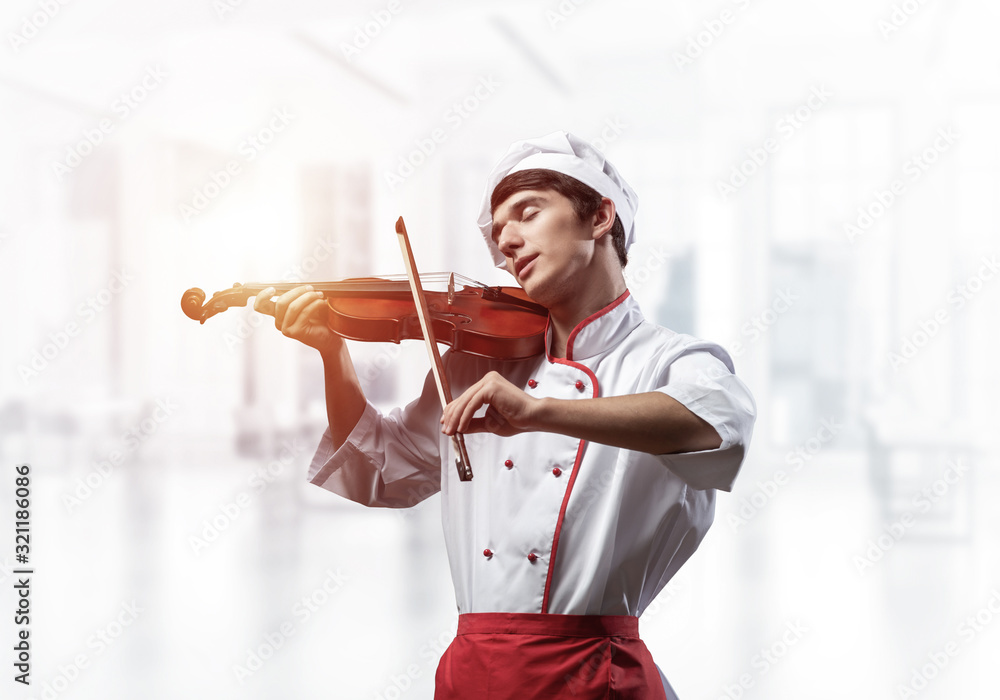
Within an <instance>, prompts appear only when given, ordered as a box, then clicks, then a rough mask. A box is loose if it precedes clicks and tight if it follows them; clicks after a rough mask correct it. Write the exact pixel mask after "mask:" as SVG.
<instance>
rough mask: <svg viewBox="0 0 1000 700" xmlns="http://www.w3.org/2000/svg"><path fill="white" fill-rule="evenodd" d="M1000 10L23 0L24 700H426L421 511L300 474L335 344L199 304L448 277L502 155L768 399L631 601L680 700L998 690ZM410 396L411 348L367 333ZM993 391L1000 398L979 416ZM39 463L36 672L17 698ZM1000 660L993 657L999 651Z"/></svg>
mask: <svg viewBox="0 0 1000 700" xmlns="http://www.w3.org/2000/svg"><path fill="white" fill-rule="evenodd" d="M998 19H1000V10H998V9H997V7H996V5H995V4H993V3H989V2H986V0H966V1H965V2H953V3H946V2H930V1H923V0H894V1H892V2H889V1H887V0H877V1H876V2H860V1H859V0H848V1H847V2H842V3H837V4H836V5H834V4H830V3H802V2H791V1H790V0H759V1H758V0H724V1H722V2H719V1H717V0H713V1H711V2H707V3H706V2H702V3H695V2H675V3H653V2H649V1H648V0H643V1H639V0H636V1H631V2H628V1H626V2H620V3H614V4H612V3H609V2H601V1H599V0H593V1H590V0H587V1H584V0H561V1H559V0H551V1H549V2H540V3H527V2H511V3H502V4H501V3H486V2H466V3H458V2H435V1H433V0H413V1H412V2H411V1H409V0H390V1H385V0H365V1H364V2H354V3H330V2H308V1H305V0H301V1H300V0H292V1H290V2H283V3H277V2H264V0H214V1H213V0H199V1H198V2H193V1H191V0H181V1H179V2H172V3H154V2H148V1H147V2H130V3H126V2H112V1H108V0H91V1H90V2H65V3H63V2H61V0H14V1H12V2H7V3H5V5H4V9H3V11H2V12H0V27H2V29H3V36H4V39H3V46H2V47H0V119H2V127H3V128H2V129H0V162H2V164H3V166H2V168H0V276H2V279H3V284H4V287H5V294H4V296H5V297H6V299H7V303H6V304H5V305H4V316H5V321H4V324H3V331H2V332H0V338H2V342H0V368H2V372H0V463H2V465H3V469H2V473H3V476H2V477H0V517H2V518H3V521H2V522H3V531H4V532H5V533H7V534H5V535H4V537H3V539H4V541H3V543H2V546H0V561H2V562H3V566H2V569H0V608H2V609H3V610H5V611H8V612H6V613H4V614H3V616H2V618H3V623H2V625H0V642H2V645H3V647H4V648H5V649H8V651H6V652H5V653H4V654H3V667H4V668H5V669H6V671H5V675H4V678H3V679H2V680H0V684H2V687H3V691H2V695H3V696H4V697H10V698H43V697H44V698H48V699H51V698H59V699H60V700H61V699H63V698H65V699H67V700H70V699H72V698H150V699H153V698H176V697H195V698H216V697H218V698H248V699H255V698H275V697H296V698H346V699H348V700H354V699H358V700H375V699H379V700H392V699H394V698H401V697H407V698H429V697H431V695H432V689H433V675H434V669H435V667H436V664H437V660H438V658H439V657H440V654H441V652H442V651H443V650H444V648H445V647H446V646H447V644H448V643H449V642H450V640H451V638H452V636H453V634H454V629H455V623H456V620H457V613H456V610H455V599H454V594H453V591H452V587H451V581H450V576H449V572H448V565H447V558H446V555H445V551H444V545H443V538H442V535H441V526H440V499H439V496H434V497H432V498H430V499H428V500H427V501H425V502H423V503H422V504H420V505H419V506H417V507H415V508H413V509H410V510H405V511H389V510H376V509H371V510H369V509H365V508H362V507H360V506H358V505H356V504H354V503H350V502H347V501H345V500H343V499H341V498H339V497H337V496H335V495H334V494H331V493H328V492H326V491H324V490H322V489H319V488H317V487H315V486H312V485H310V484H308V483H307V482H306V480H305V474H306V468H307V466H308V463H309V460H310V458H311V456H312V453H313V451H314V450H315V447H316V445H317V443H318V441H319V437H320V435H321V432H322V430H323V427H324V424H325V420H326V418H325V408H324V403H323V384H322V368H321V364H320V362H319V357H318V354H317V353H315V352H314V351H312V350H310V349H308V348H306V347H304V346H301V345H299V344H297V343H295V342H294V341H291V340H288V339H287V338H284V337H283V336H281V334H280V333H278V332H277V331H276V330H275V329H274V328H273V325H271V324H270V323H268V320H267V319H266V318H263V317H261V316H259V315H257V314H255V313H254V312H253V311H252V310H250V309H244V308H237V309H233V310H231V311H229V312H227V313H225V314H221V315H219V316H216V317H214V318H212V319H210V320H209V321H208V322H207V323H205V325H204V326H200V325H198V324H197V323H196V322H194V321H192V320H190V319H188V318H186V317H185V316H184V315H183V314H182V313H181V310H180V304H179V301H180V298H181V295H182V293H183V292H184V291H185V290H186V289H188V288H190V287H195V286H197V287H201V288H202V289H204V290H205V291H206V292H208V293H209V294H211V293H213V292H216V291H219V290H223V289H226V288H228V287H230V286H231V285H232V284H233V283H234V282H242V283H246V282H255V281H275V280H290V281H291V280H302V281H319V280H335V279H341V278H344V277H350V276H363V275H372V274H390V273H399V272H403V271H404V268H403V266H402V263H401V259H400V256H399V252H398V247H397V244H396V240H395V236H394V235H393V224H394V222H395V220H396V217H398V216H400V215H402V216H404V217H405V219H406V222H407V226H408V229H409V231H410V236H411V239H412V241H413V245H414V248H415V255H416V258H417V262H418V264H419V266H420V268H421V270H422V271H425V272H430V271H437V270H442V271H444V270H454V271H458V272H461V273H463V274H465V275H467V276H469V277H471V278H473V279H478V280H480V281H482V282H486V283H490V284H497V283H503V284H510V283H512V281H511V279H510V278H509V277H508V276H507V275H506V273H503V272H500V271H498V270H495V269H493V268H492V267H491V265H490V259H489V256H488V254H487V251H486V247H485V245H484V244H483V243H482V241H481V238H480V236H479V233H478V230H477V228H476V226H475V218H476V214H477V210H478V207H479V202H480V198H481V196H482V188H483V186H484V183H485V178H486V175H487V174H488V172H489V170H490V168H491V166H492V165H493V163H494V162H496V160H498V159H499V158H500V156H501V155H502V154H503V153H504V151H505V150H506V148H507V146H508V144H509V143H510V142H511V141H513V140H516V139H520V138H525V137H530V136H538V135H541V134H545V133H548V132H550V131H553V130H556V129H566V130H570V131H573V132H575V133H576V134H578V135H580V136H582V137H583V138H586V139H588V140H591V141H592V142H593V143H594V144H595V145H597V146H598V147H599V148H601V149H602V150H603V151H604V152H605V153H606V154H607V155H608V157H609V159H611V160H612V162H614V163H615V164H616V166H617V167H618V168H619V170H620V171H621V172H622V173H623V174H624V175H625V177H626V178H627V179H628V180H629V182H630V183H631V184H632V186H633V187H634V188H635V189H636V190H637V192H638V193H639V202H640V206H639V211H638V216H637V232H638V240H637V243H636V245H635V246H634V247H633V249H632V251H631V256H630V257H631V261H630V264H629V266H628V268H627V269H626V273H627V278H628V281H629V287H630V289H631V291H632V293H633V295H634V296H635V297H636V298H637V299H638V300H639V302H640V305H641V306H642V308H643V310H644V312H645V314H646V315H647V316H648V317H649V318H651V319H653V320H655V321H656V322H658V323H660V324H661V325H664V326H667V327H669V328H672V329H674V330H677V331H680V332H686V333H692V334H694V335H697V336H700V337H703V338H707V339H710V340H713V341H716V342H718V343H720V344H722V345H723V346H725V347H726V348H727V349H729V351H730V353H731V354H732V356H733V358H734V362H735V365H736V371H737V374H738V375H739V376H741V377H742V378H743V380H744V381H745V382H746V383H747V384H748V386H749V387H750V388H751V390H752V392H753V393H754V396H755V398H756V401H757V407H758V419H757V424H756V428H755V433H754V437H753V442H752V445H751V449H750V451H749V454H748V457H747V460H746V462H745V464H744V467H743V471H742V473H741V475H740V478H739V479H738V480H737V484H736V487H735V489H734V491H733V492H732V493H731V494H725V493H723V494H720V495H719V499H718V508H717V513H716V523H715V526H714V527H713V529H712V531H711V532H710V533H709V535H708V536H707V538H706V539H705V541H704V543H703V544H702V546H701V548H700V550H699V551H698V552H697V553H696V554H695V556H694V557H693V558H692V559H691V561H690V562H688V563H687V564H686V566H685V567H684V568H683V569H682V570H681V572H680V574H679V575H678V576H677V577H676V578H675V579H674V580H673V581H672V582H671V583H670V584H669V585H668V587H667V589H665V591H664V592H663V593H662V594H661V595H660V596H659V598H658V599H657V600H656V601H655V602H654V604H653V606H652V607H651V608H650V609H649V610H648V611H647V612H646V614H645V615H644V616H643V617H642V620H641V629H642V635H643V637H644V639H645V640H646V643H647V645H648V646H649V648H650V650H651V651H652V653H653V656H654V658H655V660H656V661H657V662H658V664H659V665H660V667H661V668H662V669H663V671H664V673H665V674H666V675H667V677H668V678H669V679H670V680H671V682H672V684H673V686H674V687H675V689H676V690H677V692H678V694H679V696H680V697H681V699H682V700H696V699H698V698H704V699H711V700H715V699H716V698H720V699H721V698H728V699H729V700H738V699H739V698H749V699H752V698H803V697H807V698H813V699H816V700H823V699H827V698H830V699H832V698H841V697H845V696H849V697H857V698H890V697H892V698H907V697H920V698H926V699H928V700H929V699H932V698H959V697H960V698H970V699H973V698H993V697H996V690H995V689H993V690H991V688H992V687H994V685H995V683H996V679H995V674H996V671H995V665H992V664H988V663H987V661H993V662H995V660H996V658H997V654H998V651H1000V621H997V618H998V617H1000V563H998V557H997V554H996V552H997V547H998V545H1000V535H998V532H1000V515H998V512H997V509H996V508H995V507H994V501H993V499H994V498H996V497H997V495H998V494H1000V484H998V480H1000V479H998V476H1000V475H998V469H997V458H998V454H997V446H996V444H995V440H994V439H993V437H994V435H995V434H996V433H995V431H996V427H997V419H998V409H997V401H996V400H995V397H994V394H993V393H992V392H993V391H996V390H997V388H998V387H1000V382H998V379H1000V377H998V370H997V366H996V362H995V360H990V359H989V358H991V357H994V358H995V357H996V354H997V351H998V346H997V339H998V337H997V336H998V334H997V318H998V310H1000V304H998V299H1000V297H998V289H1000V279H998V277H1000V264H998V259H997V254H998V252H1000V240H998V224H1000V204H998V201H1000V198H998V195H1000V161H998V156H1000V136H998V133H997V128H996V125H997V123H998V122H1000V70H998V68H1000V48H998V45H997V43H996V41H995V36H996V29H997V20H998ZM351 347H352V352H353V355H354V357H355V359H356V362H357V366H358V370H359V374H360V375H361V377H362V381H363V382H364V385H365V388H366V391H367V392H368V394H369V396H370V397H371V398H372V400H373V401H374V402H375V403H376V404H377V405H378V406H380V407H382V408H385V409H388V408H391V407H393V406H396V405H401V404H403V403H405V402H407V401H409V400H410V399H411V398H412V397H414V396H415V395H416V392H417V390H418V388H419V386H420V385H421V383H422V381H423V376H424V374H425V372H426V370H427V360H426V354H425V351H424V348H423V347H422V345H420V344H419V343H413V344H409V343H407V344H403V345H400V346H394V345H384V346H376V345H362V344H357V343H355V344H352V346H351ZM991 397H994V398H991ZM21 463H27V464H30V465H31V490H32V508H31V521H32V525H31V527H32V549H31V562H30V564H31V566H32V567H33V568H34V569H35V574H34V577H33V583H32V598H31V604H32V610H31V630H32V632H31V634H32V637H31V640H32V685H31V686H30V687H27V688H26V687H23V686H21V685H20V684H17V683H15V682H14V681H13V679H12V677H13V675H14V673H13V671H12V666H11V664H12V663H13V653H12V652H11V651H9V650H10V649H11V647H12V646H13V644H14V643H15V642H16V639H15V634H16V628H15V625H14V624H13V619H12V618H13V616H12V614H11V613H12V611H13V610H14V609H15V606H16V605H17V602H16V597H15V589H14V585H15V583H16V576H15V575H14V574H13V573H12V571H13V569H14V568H16V564H15V559H14V551H15V550H14V541H13V539H14V536H13V530H14V525H13V521H14V508H13V501H14V490H15V482H14V479H15V476H16V475H15V473H14V467H15V465H17V464H21ZM991 666H992V667H991Z"/></svg>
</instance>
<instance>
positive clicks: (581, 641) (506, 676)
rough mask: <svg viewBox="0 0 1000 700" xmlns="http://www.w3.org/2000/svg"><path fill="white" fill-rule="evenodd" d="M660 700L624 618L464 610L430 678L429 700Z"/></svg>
mask: <svg viewBox="0 0 1000 700" xmlns="http://www.w3.org/2000/svg"><path fill="white" fill-rule="evenodd" d="M536 698H537V699H541V698H573V699H574V700H597V699H598V698H601V699H602V700H612V699H614V700H639V699H640V698H641V699H642V700H666V695H665V694H664V691H663V684H662V682H661V681H660V673H659V671H658V670H657V668H656V665H655V664H654V663H653V657H652V656H650V654H649V650H648V649H646V645H645V644H643V642H642V640H641V639H639V618H637V617H632V616H629V615H608V616H601V615H553V614H541V613H469V614H465V615H459V616H458V636H456V637H455V639H454V641H453V642H452V643H451V645H450V646H449V647H448V648H447V649H446V650H445V652H444V655H443V656H442V657H441V661H440V663H439V664H438V668H437V674H436V676H435V691H434V700H459V699H461V700H535V699H536Z"/></svg>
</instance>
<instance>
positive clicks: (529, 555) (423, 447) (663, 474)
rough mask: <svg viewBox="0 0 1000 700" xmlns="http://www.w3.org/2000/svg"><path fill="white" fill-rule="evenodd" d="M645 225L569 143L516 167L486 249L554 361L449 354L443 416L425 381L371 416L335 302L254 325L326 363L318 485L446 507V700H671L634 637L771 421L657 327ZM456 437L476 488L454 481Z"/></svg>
mask: <svg viewBox="0 0 1000 700" xmlns="http://www.w3.org/2000/svg"><path fill="white" fill-rule="evenodd" d="M635 211H636V194H635V192H634V191H633V190H632V188H631V187H629V185H628V184H627V183H626V182H625V180H624V179H623V178H622V177H621V175H620V174H619V173H618V171H617V170H616V169H615V168H614V166H612V165H611V163H609V162H608V161H607V160H605V158H604V156H603V155H602V154H601V153H600V152H599V151H597V150H596V149H595V148H594V147H593V146H591V145H590V144H588V143H587V142H585V141H583V140H581V139H579V138H577V137H576V136H574V135H573V134H569V133H566V132H561V131H560V132H555V133H552V134H548V135H546V136H542V137H539V138H534V139H527V140H524V141H518V142H515V143H514V144H512V145H511V147H510V149H509V150H508V151H507V154H506V155H505V156H504V157H503V158H502V159H501V160H500V162H499V163H498V164H497V165H496V167H495V168H494V170H493V172H492V173H491V174H490V176H489V179H488V183H487V187H486V192H485V195H484V198H483V204H482V209H481V214H480V218H479V227H480V230H481V231H482V233H483V235H484V237H485V240H486V243H487V245H488V246H489V249H490V251H491V252H492V254H493V259H494V261H495V262H496V264H497V266H498V267H506V269H507V271H508V272H510V273H511V274H512V275H513V276H514V278H515V279H516V280H517V283H518V284H519V285H521V287H523V288H524V290H525V291H526V292H527V294H528V295H529V296H530V297H531V298H532V299H533V300H535V301H536V302H538V303H539V304H542V305H543V306H545V307H546V308H547V309H548V312H549V318H548V325H547V327H546V334H545V352H544V354H540V355H538V356H536V357H533V358H531V359H528V360H521V361H498V360H488V359H484V358H480V357H475V356H471V355H466V354H460V353H455V352H450V351H449V352H448V353H446V354H445V356H444V366H445V370H446V372H447V374H448V377H449V380H450V383H451V387H452V392H453V395H454V396H456V397H457V398H455V399H454V401H452V402H451V403H450V404H449V405H448V407H447V408H446V409H445V410H442V408H441V405H440V403H439V398H438V394H437V391H436V388H435V385H434V382H433V379H432V378H431V377H430V375H428V379H427V381H426V383H425V385H424V390H423V392H422V393H421V395H420V396H419V397H417V398H416V399H415V400H414V401H413V402H412V403H410V404H408V405H407V406H405V407H404V408H396V409H393V410H392V411H391V412H389V413H387V414H383V413H381V412H380V411H379V410H377V409H376V408H375V407H374V406H373V405H372V404H371V403H370V402H369V401H367V399H366V398H365V395H364V393H363V391H362V389H361V385H360V382H359V381H358V377H357V374H356V373H355V371H354V366H353V364H352V362H351V358H350V354H349V352H348V350H347V347H346V345H345V344H344V341H343V340H342V339H341V338H339V337H338V336H336V335H335V334H333V333H332V332H331V331H329V330H328V329H327V327H326V325H325V323H324V314H325V312H326V305H325V302H324V301H323V299H322V294H321V293H319V292H315V291H313V290H311V289H310V288H309V287H308V286H304V287H299V288H297V289H295V290H292V291H290V292H287V293H285V294H283V295H281V296H280V297H279V298H278V299H277V300H276V301H270V298H271V297H272V296H273V294H274V292H273V290H265V291H264V292H262V293H261V294H260V295H259V296H258V297H257V300H256V301H255V303H254V308H255V309H257V310H258V311H263V312H265V313H270V314H272V315H274V316H275V325H276V326H277V327H278V329H279V330H281V331H282V332H283V333H284V334H285V335H288V336H290V337H293V338H296V339H298V340H300V341H302V342H304V343H306V344H308V345H310V346H312V347H314V348H316V349H318V350H319V351H320V353H321V355H322V357H323V362H324V375H325V382H326V396H327V412H328V418H329V423H330V425H329V429H328V430H327V431H326V432H325V433H324V435H323V437H322V440H321V442H320V445H319V448H318V450H317V452H316V454H315V457H314V458H313V460H312V464H311V465H310V467H309V474H308V478H309V481H310V482H311V483H313V484H316V485H318V486H321V487H323V488H325V489H328V490H330V491H333V492H335V493H338V494H340V495H341V496H344V497H346V498H349V499H351V500H354V501H357V502H359V503H363V504H365V505H368V506H383V507H392V508H400V507H408V506H413V505H415V504H416V503H417V502H418V501H420V500H422V499H424V498H426V497H427V496H429V495H430V494H432V493H435V492H437V491H438V490H440V491H441V492H442V505H441V509H442V521H443V525H444V535H445V542H446V546H447V550H448V558H449V562H450V566H451V572H452V578H453V580H454V584H455V596H456V600H457V604H458V611H459V622H458V633H457V636H456V638H455V640H454V641H453V642H452V644H451V645H450V646H449V647H448V649H447V650H446V651H445V653H444V655H443V656H442V658H441V661H440V663H439V665H438V669H437V674H436V690H435V698H436V699H437V700H451V699H453V698H476V699H480V698H482V699H486V700H501V699H503V700H508V699H509V700H514V699H516V700H527V699H530V698H557V697H574V698H607V697H615V698H646V699H648V698H673V697H675V696H674V693H673V690H672V689H671V688H670V685H669V684H668V683H667V681H666V679H665V678H663V676H662V674H661V673H660V671H659V669H658V667H657V666H656V665H655V664H654V662H653V659H652V657H651V656H650V654H649V651H648V650H647V649H646V647H645V645H644V644H643V642H642V641H641V640H640V639H639V636H638V618H639V616H640V615H641V614H642V612H643V610H644V609H645V608H646V607H647V606H648V605H649V604H650V603H651V602H652V600H653V599H654V598H655V597H656V594H657V593H659V592H660V590H662V589H663V587H664V586H665V585H666V584H667V582H668V581H669V580H670V579H671V577H672V576H673V575H674V574H675V573H676V572H677V570H678V569H679V568H680V567H681V565H682V564H683V563H684V562H685V561H686V560H687V559H688V558H689V557H690V556H691V554H692V553H694V551H695V549H696V548H697V547H698V544H699V543H700V542H701V540H702V538H703V537H704V536H705V533H706V532H707V530H708V528H709V526H710V525H711V523H712V519H713V516H714V512H715V495H716V490H720V489H721V490H724V491H729V490H730V489H731V488H732V485H733V480H734V479H735V478H736V475H737V473H738V472H739V469H740V466H741V464H742V463H743V460H744V456H745V454H746V451H747V448H748V446H749V443H750V437H751V433H752V430H753V424H754V420H755V417H756V405H755V402H754V399H753V397H752V396H751V394H750V392H749V391H748V389H747V387H746V386H745V385H744V384H743V383H742V382H741V381H740V380H739V379H737V378H736V376H735V374H734V367H733V363H732V360H731V358H730V356H729V354H728V353H727V352H726V351H725V350H724V349H723V348H721V347H720V346H719V345H717V344H715V343H712V342H708V341H704V340H699V339H697V338H694V337H692V336H690V335H686V334H682V333H676V332H674V331H672V330H669V329H667V328H663V327H661V326H658V325H655V324H653V323H651V322H650V321H648V320H646V319H645V318H644V317H643V315H642V312H641V310H640V309H639V305H638V303H637V302H636V300H635V299H634V298H633V297H632V296H631V295H630V294H629V291H628V289H627V287H626V285H625V280H624V277H623V274H622V268H623V267H624V266H625V263H626V261H627V256H626V254H627V250H628V248H629V246H630V245H631V244H632V242H633V240H634V238H635V226H634V218H635ZM483 409H485V410H483ZM456 431H457V432H461V433H464V434H466V436H467V437H466V442H467V446H468V451H469V455H470V462H471V464H472V465H473V467H474V473H475V477H474V478H473V479H472V480H471V481H460V480H459V478H458V475H457V472H456V470H455V468H454V466H453V464H454V455H453V454H452V447H451V439H450V437H449V436H451V435H452V434H454V433H455V432H456Z"/></svg>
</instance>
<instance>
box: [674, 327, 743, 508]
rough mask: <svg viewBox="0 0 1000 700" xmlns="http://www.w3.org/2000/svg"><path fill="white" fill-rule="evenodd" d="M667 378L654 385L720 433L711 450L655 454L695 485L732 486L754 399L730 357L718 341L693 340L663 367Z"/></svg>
mask: <svg viewBox="0 0 1000 700" xmlns="http://www.w3.org/2000/svg"><path fill="white" fill-rule="evenodd" d="M666 375H667V376H666V382H665V383H663V384H662V385H661V386H659V387H657V389H656V390H657V391H662V392H663V393H664V394H666V395H667V396H670V397H672V398H674V399H676V400H677V401H679V402H680V403H682V404H683V405H684V406H685V407H686V408H687V409H688V410H689V411H691V412H692V413H694V414H695V415H696V416H698V417H699V418H703V419H704V420H706V421H708V422H709V423H710V424H711V425H712V427H713V428H715V429H716V431H718V433H719V437H720V438H722V444H721V445H719V447H717V448H715V449H712V450H700V451H697V452H680V453H675V454H664V455H658V457H659V459H660V460H661V461H662V462H663V463H664V465H666V467H667V468H668V469H670V470H671V471H672V472H674V473H675V474H677V476H679V477H681V478H682V479H683V480H684V481H685V482H687V484H688V485H689V486H691V487H692V488H696V489H720V490H722V491H731V490H732V488H733V482H734V481H735V480H736V475H737V474H738V473H739V471H740V467H741V466H742V465H743V461H744V458H745V457H746V451H747V448H748V447H749V446H750V437H751V435H752V434H753V425H754V421H755V420H756V417H757V404H756V402H755V401H754V398H753V395H752V394H751V393H750V390H749V389H748V388H747V387H746V385H745V384H744V383H743V382H742V381H740V380H739V379H738V378H737V377H736V375H735V374H734V368H733V363H732V359H731V358H730V357H729V353H727V352H726V351H725V350H724V349H723V348H722V347H721V346H719V345H716V344H715V343H709V342H705V341H698V342H696V343H693V344H692V345H690V346H689V347H687V348H685V349H684V351H683V352H682V353H681V354H680V355H679V356H678V357H676V358H675V359H673V361H671V362H670V364H669V365H667V367H666Z"/></svg>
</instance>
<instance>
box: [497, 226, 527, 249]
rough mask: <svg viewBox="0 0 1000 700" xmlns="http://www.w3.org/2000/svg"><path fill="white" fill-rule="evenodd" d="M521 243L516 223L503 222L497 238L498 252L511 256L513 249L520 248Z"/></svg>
mask: <svg viewBox="0 0 1000 700" xmlns="http://www.w3.org/2000/svg"><path fill="white" fill-rule="evenodd" d="M522 243H523V241H522V240H521V233H520V231H518V228H517V224H516V223H515V222H513V221H509V222H507V223H506V224H504V226H503V228H501V229H500V236H499V237H498V238H497V248H499V249H500V252H501V253H503V254H504V255H505V256H506V257H508V258H512V257H514V256H513V253H514V251H516V250H517V249H518V248H520V247H521V244H522Z"/></svg>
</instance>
